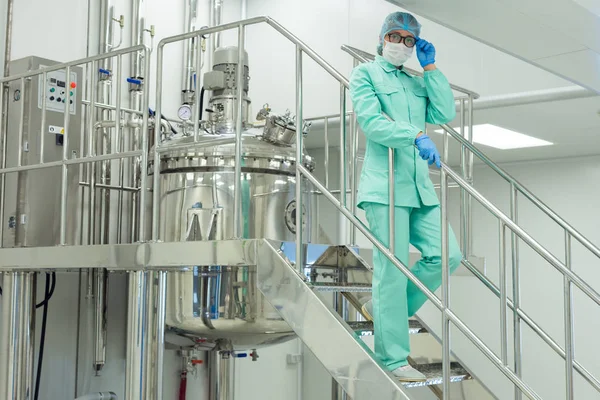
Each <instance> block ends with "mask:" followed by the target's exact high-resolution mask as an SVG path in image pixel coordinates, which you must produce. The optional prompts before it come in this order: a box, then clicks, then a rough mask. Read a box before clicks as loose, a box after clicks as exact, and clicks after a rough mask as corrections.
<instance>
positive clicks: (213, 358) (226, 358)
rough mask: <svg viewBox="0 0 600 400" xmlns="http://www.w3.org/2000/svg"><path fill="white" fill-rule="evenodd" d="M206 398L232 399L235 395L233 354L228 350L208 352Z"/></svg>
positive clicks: (213, 399) (212, 399) (214, 399)
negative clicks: (207, 394) (207, 392)
mask: <svg viewBox="0 0 600 400" xmlns="http://www.w3.org/2000/svg"><path fill="white" fill-rule="evenodd" d="M208 365H209V369H208V370H209V380H208V385H209V396H208V400H233V398H234V395H235V356H234V355H233V354H232V353H231V352H229V351H223V352H218V351H216V350H213V351H210V352H209V353H208Z"/></svg>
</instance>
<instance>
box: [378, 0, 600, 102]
mask: <svg viewBox="0 0 600 400" xmlns="http://www.w3.org/2000/svg"><path fill="white" fill-rule="evenodd" d="M387 1H389V2H390V3H393V4H396V5H398V6H400V7H402V8H404V9H406V10H408V11H411V12H414V13H415V14H417V15H421V16H423V17H426V18H428V19H430V20H432V21H435V22H437V23H439V24H440V25H443V26H446V27H448V28H450V29H452V30H455V31H457V32H460V33H462V34H464V35H466V36H469V37H471V38H473V39H475V40H478V41H480V42H482V43H485V44H488V45H490V46H492V47H494V48H497V49H499V50H501V51H504V52H506V53H508V54H511V55H514V56H515V57H518V58H520V59H522V60H524V61H527V62H529V63H531V64H533V65H536V66H538V67H540V68H543V69H545V70H548V71H550V72H552V73H555V74H557V75H559V76H561V77H563V78H565V79H567V80H570V81H571V82H574V83H576V84H578V85H580V86H583V87H586V88H588V89H591V90H595V91H596V92H598V93H600V1H598V0H461V1H448V0H387Z"/></svg>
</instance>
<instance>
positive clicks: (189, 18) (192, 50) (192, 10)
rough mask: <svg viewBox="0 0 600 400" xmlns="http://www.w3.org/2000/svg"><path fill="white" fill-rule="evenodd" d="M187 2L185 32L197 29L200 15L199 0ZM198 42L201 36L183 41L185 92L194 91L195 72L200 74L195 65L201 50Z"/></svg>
mask: <svg viewBox="0 0 600 400" xmlns="http://www.w3.org/2000/svg"><path fill="white" fill-rule="evenodd" d="M184 2H185V12H184V15H185V26H184V33H188V32H193V31H195V30H196V19H197V17H198V0H184ZM196 42H201V38H200V37H195V38H192V39H188V40H185V41H184V42H183V45H184V52H183V82H182V84H181V90H182V91H183V93H186V92H194V91H195V88H194V74H197V73H198V74H199V73H200V69H198V68H197V67H196V66H195V64H196V63H195V60H196V57H198V56H199V55H200V54H201V52H197V51H196V46H197V43H196Z"/></svg>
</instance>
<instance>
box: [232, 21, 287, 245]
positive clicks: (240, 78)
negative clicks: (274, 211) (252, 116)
mask: <svg viewBox="0 0 600 400" xmlns="http://www.w3.org/2000/svg"><path fill="white" fill-rule="evenodd" d="M245 34H246V26H245V25H243V24H240V25H239V27H238V65H237V71H236V72H237V93H236V96H237V98H236V111H237V115H236V118H235V178H234V179H235V183H234V188H233V199H234V200H233V206H234V209H233V223H234V225H235V226H234V235H235V237H236V238H241V237H242V232H243V228H242V214H241V212H242V129H243V126H242V113H243V102H244V47H245ZM296 201H298V200H297V199H296Z"/></svg>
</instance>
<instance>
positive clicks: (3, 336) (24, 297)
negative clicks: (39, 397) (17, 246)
mask: <svg viewBox="0 0 600 400" xmlns="http://www.w3.org/2000/svg"><path fill="white" fill-rule="evenodd" d="M1 275H2V290H3V294H2V296H3V301H2V309H1V312H0V398H2V399H10V400H28V399H30V394H31V393H33V365H34V362H33V355H34V351H33V345H34V340H35V332H34V324H35V304H34V301H33V299H34V295H33V293H34V286H35V284H34V282H35V280H34V275H35V273H34V272H4V273H2V274H1Z"/></svg>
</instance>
